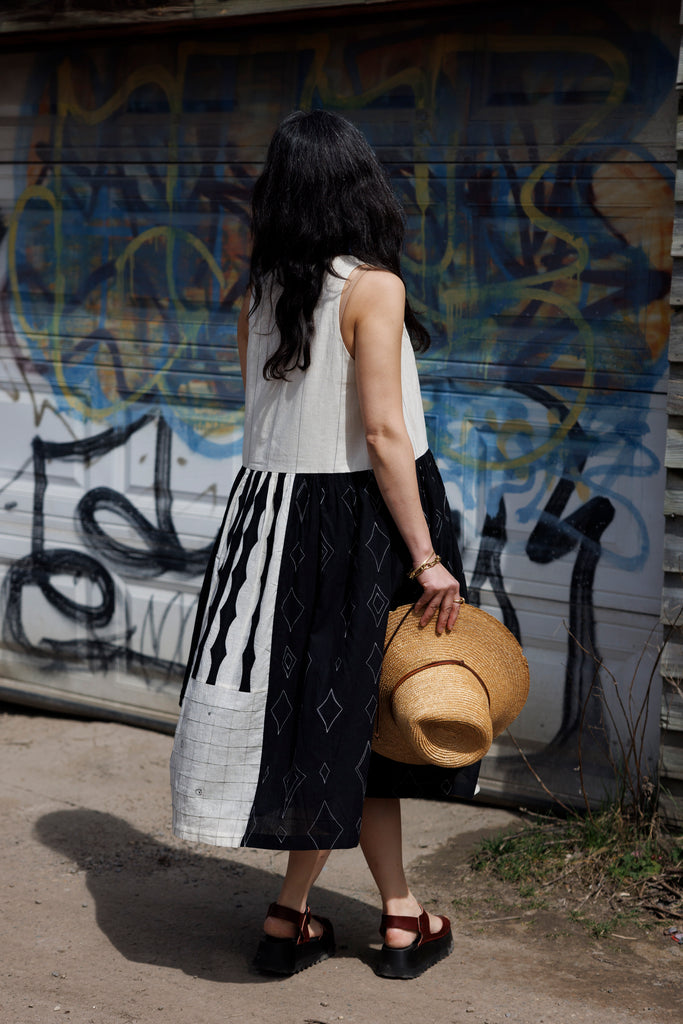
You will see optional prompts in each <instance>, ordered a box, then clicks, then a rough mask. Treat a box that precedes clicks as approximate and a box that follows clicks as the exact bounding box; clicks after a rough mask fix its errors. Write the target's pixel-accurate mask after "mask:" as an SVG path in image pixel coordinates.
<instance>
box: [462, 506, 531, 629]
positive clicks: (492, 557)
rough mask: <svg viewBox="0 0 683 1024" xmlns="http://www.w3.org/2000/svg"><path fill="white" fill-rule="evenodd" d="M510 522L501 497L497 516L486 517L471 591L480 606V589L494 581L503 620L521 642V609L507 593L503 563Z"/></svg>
mask: <svg viewBox="0 0 683 1024" xmlns="http://www.w3.org/2000/svg"><path fill="white" fill-rule="evenodd" d="M506 521H507V512H506V510H505V500H504V499H503V498H501V499H500V501H499V503H498V512H497V513H496V515H495V516H490V515H488V514H487V516H486V518H485V520H484V526H483V528H482V531H481V543H480V545H479V551H478V553H477V561H476V563H475V566H474V572H473V574H472V581H471V583H470V587H469V590H468V593H469V596H470V601H471V602H472V604H476V605H479V602H480V593H479V591H480V588H481V587H482V586H483V585H484V583H485V582H486V581H487V580H490V581H491V586H492V587H493V593H494V594H495V595H496V600H497V601H498V604H499V606H500V610H501V611H502V613H503V622H504V624H505V625H506V626H507V628H508V629H509V630H510V632H511V633H512V634H513V635H514V636H516V637H517V639H518V640H519V641H520V643H521V640H522V634H521V631H520V628H519V619H518V618H517V612H516V611H515V609H514V607H513V604H512V601H511V600H510V598H509V597H508V595H507V593H506V590H505V582H504V580H503V570H502V567H501V564H500V558H501V555H502V553H503V548H504V547H505V544H506V542H507V531H506V529H505V524H506Z"/></svg>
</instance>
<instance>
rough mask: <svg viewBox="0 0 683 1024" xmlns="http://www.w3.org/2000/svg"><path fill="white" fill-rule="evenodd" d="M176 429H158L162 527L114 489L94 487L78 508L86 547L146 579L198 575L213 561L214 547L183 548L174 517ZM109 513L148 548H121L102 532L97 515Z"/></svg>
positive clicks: (158, 507) (156, 482) (158, 505)
mask: <svg viewBox="0 0 683 1024" xmlns="http://www.w3.org/2000/svg"><path fill="white" fill-rule="evenodd" d="M171 438H172V434H171V429H170V427H169V426H168V424H167V423H166V421H165V420H163V419H162V418H159V420H158V423H157V439H156V462H155V470H154V498H155V507H156V514H157V523H158V525H157V526H154V525H153V524H152V523H150V521H149V520H148V519H147V518H146V517H145V516H143V515H142V513H141V512H140V511H139V510H138V509H136V508H135V506H134V505H133V504H132V502H131V501H129V499H128V498H126V497H125V496H124V495H122V494H121V493H120V492H119V491H115V490H113V489H112V488H111V487H94V488H93V489H92V490H90V491H88V493H87V494H85V495H84V496H83V497H82V498H81V500H80V501H79V503H78V507H77V509H76V513H77V516H78V521H79V526H80V529H81V533H82V535H83V539H84V541H85V543H86V545H87V546H88V547H89V548H90V549H91V550H92V551H94V552H95V553H96V554H98V555H101V556H103V557H105V558H107V559H108V560H109V561H110V562H112V563H113V564H114V565H117V566H119V567H120V568H122V569H124V570H126V571H128V572H130V571H132V572H134V574H135V575H136V576H138V577H141V576H156V575H159V574H161V573H163V572H180V573H189V574H191V575H193V576H194V575H197V573H199V572H201V571H202V570H203V569H204V567H205V566H206V563H207V561H208V558H209V554H210V552H211V545H208V547H204V548H199V549H197V550H194V551H187V550H186V549H185V548H183V546H182V545H181V543H180V540H179V538H178V534H177V532H176V528H175V525H174V523H173V517H172V515H171V503H172V496H171V488H170V475H171ZM103 511H109V512H113V513H114V514H115V515H117V516H119V517H120V518H121V519H123V520H124V521H125V522H126V523H127V524H128V525H129V526H130V527H132V528H133V530H134V531H135V532H136V533H137V534H138V536H139V537H140V538H141V539H142V541H143V542H144V547H133V546H131V545H129V544H122V543H121V542H120V541H117V540H116V539H115V538H114V537H112V536H111V535H110V534H108V533H107V532H106V531H105V530H103V529H102V527H101V526H100V524H99V523H98V522H97V518H96V517H97V513H98V512H103Z"/></svg>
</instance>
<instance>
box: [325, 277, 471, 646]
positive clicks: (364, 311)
mask: <svg viewBox="0 0 683 1024" xmlns="http://www.w3.org/2000/svg"><path fill="white" fill-rule="evenodd" d="M404 305H405V288H404V286H403V283H402V281H401V280H400V278H398V277H396V276H395V275H394V274H391V273H389V272H388V271H380V270H368V271H366V272H364V273H363V274H362V277H361V279H360V280H359V281H358V282H357V283H356V285H355V287H354V288H353V291H352V292H351V295H350V297H349V300H348V304H347V306H346V309H345V311H344V320H343V323H342V330H343V333H344V335H345V336H347V337H351V336H352V341H353V346H352V353H353V357H354V359H355V363H356V382H357V386H358V397H359V402H360V409H361V415H362V417H363V425H364V428H365V437H366V441H367V445H368V452H369V455H370V462H371V464H372V468H373V470H374V473H375V478H376V480H377V484H378V486H379V489H380V491H381V493H382V497H383V498H384V501H385V503H386V505H387V508H388V509H389V512H390V513H391V516H392V518H393V520H394V522H395V523H396V526H397V527H398V530H399V532H400V534H401V536H402V537H403V540H404V541H405V543H406V546H407V548H408V551H409V553H410V557H411V559H412V561H413V566H414V567H417V566H418V565H421V564H422V562H424V561H426V560H428V558H429V556H430V555H431V554H432V551H433V546H432V541H431V537H430V535H429V529H428V527H427V523H426V520H425V517H424V512H423V510H422V504H421V502H420V494H419V490H418V485H417V475H416V472H415V453H414V451H413V446H412V443H411V440H410V437H409V436H408V431H407V430H406V425H405V420H404V418H403V397H402V392H401V348H402V333H403V312H404ZM417 579H418V582H419V583H420V584H421V586H422V587H423V594H422V596H421V597H420V599H419V601H418V602H417V605H416V611H417V612H418V613H421V620H420V622H421V625H423V626H424V625H426V624H427V623H428V622H429V620H430V619H431V617H432V615H433V614H434V612H435V611H436V610H437V609H439V615H438V619H437V626H436V630H437V633H442V632H443V630H444V629H452V627H453V624H454V623H455V620H456V618H457V615H458V611H459V604H457V603H456V602H457V599H458V598H459V596H460V584H459V583H458V581H457V580H456V579H455V577H454V576H452V575H451V573H450V572H448V570H447V569H446V568H445V566H443V565H435V566H434V567H433V568H432V569H427V570H425V571H424V572H422V573H420V575H419V576H418V578H417Z"/></svg>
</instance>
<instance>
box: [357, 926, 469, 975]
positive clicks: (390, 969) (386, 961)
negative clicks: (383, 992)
mask: <svg viewBox="0 0 683 1024" xmlns="http://www.w3.org/2000/svg"><path fill="white" fill-rule="evenodd" d="M418 942H419V940H418V939H416V940H415V942H414V943H413V945H412V946H406V947H404V948H403V949H393V948H392V947H390V946H382V949H381V951H380V961H379V963H378V964H377V966H376V968H375V974H377V975H378V976H379V977H380V978H395V979H398V980H402V981H408V980H411V979H413V978H419V977H420V975H421V974H424V972H425V971H428V970H429V968H430V967H433V966H434V964H438V963H439V961H440V960H445V958H446V957H447V956H449V955H450V954H451V953H452V952H453V948H454V942H453V933H452V932H450V931H449V932H448V934H447V935H444V936H443V937H442V938H440V939H434V940H433V941H432V942H426V943H424V945H422V946H420V945H418Z"/></svg>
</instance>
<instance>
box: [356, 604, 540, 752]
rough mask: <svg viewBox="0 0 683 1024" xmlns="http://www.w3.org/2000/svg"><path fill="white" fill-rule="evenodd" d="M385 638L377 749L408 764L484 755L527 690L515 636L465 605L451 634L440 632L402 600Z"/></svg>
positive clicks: (511, 718)
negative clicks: (437, 663)
mask: <svg viewBox="0 0 683 1024" xmlns="http://www.w3.org/2000/svg"><path fill="white" fill-rule="evenodd" d="M406 613H408V614H407V615H406ZM386 637H387V642H388V641H389V640H390V639H391V638H392V637H393V639H391V642H390V643H389V647H388V649H387V651H386V654H385V656H384V661H383V664H382V673H381V677H380V690H379V703H378V711H377V722H376V729H375V737H374V740H373V750H375V751H377V753H379V754H381V755H382V756H384V757H388V758H391V759H392V760H394V761H401V762H403V763H405V764H439V765H442V766H444V767H462V766H464V765H467V764H473V763H474V762H475V761H478V760H480V759H481V758H482V757H483V756H484V754H485V753H486V751H487V750H488V748H489V746H490V743H491V741H492V739H493V738H494V737H495V736H497V735H499V734H500V733H501V732H503V730H504V729H506V728H507V726H508V725H509V724H510V723H511V722H512V721H514V719H515V718H516V717H517V715H518V714H519V712H520V711H521V710H522V708H523V707H524V703H525V701H526V699H527V696H528V693H529V668H528V665H527V661H526V658H525V657H524V654H523V652H522V649H521V647H520V645H519V643H518V642H517V640H516V639H515V637H514V636H513V635H512V633H510V631H509V630H508V629H507V628H506V627H505V626H504V625H503V624H502V623H501V622H499V621H498V619H496V618H495V617H494V616H493V615H490V614H489V613H488V612H485V611H483V609H481V608H476V607H474V606H472V605H462V606H461V608H460V612H459V614H458V618H457V620H456V623H455V626H454V628H453V629H452V630H451V631H450V633H446V632H444V633H442V634H441V636H437V634H436V616H434V619H433V621H432V622H430V623H429V625H428V626H426V627H425V628H424V629H421V628H420V625H419V616H417V615H415V614H414V613H412V612H411V611H410V607H409V606H407V605H404V606H402V607H401V608H397V609H395V610H394V611H393V612H390V613H389V618H388V623H387V633H386ZM435 662H441V663H442V664H440V665H435V664H434V663H435ZM444 662H447V663H450V664H443V663H444ZM407 677H409V678H407ZM397 687H398V689H397ZM483 695H485V696H483ZM399 705H400V707H399Z"/></svg>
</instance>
